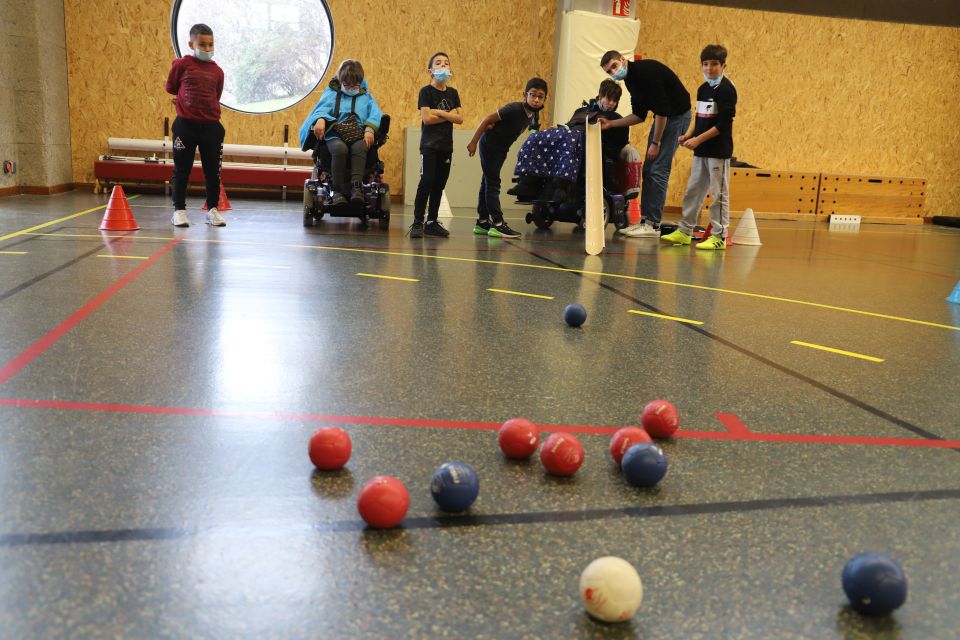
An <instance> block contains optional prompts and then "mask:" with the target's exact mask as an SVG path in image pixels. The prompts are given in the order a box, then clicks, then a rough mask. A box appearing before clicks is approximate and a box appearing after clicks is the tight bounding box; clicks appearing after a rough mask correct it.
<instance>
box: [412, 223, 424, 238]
mask: <svg viewBox="0 0 960 640" xmlns="http://www.w3.org/2000/svg"><path fill="white" fill-rule="evenodd" d="M410 237H411V238H422V237H423V222H421V221H420V220H414V221H413V224H412V225H410Z"/></svg>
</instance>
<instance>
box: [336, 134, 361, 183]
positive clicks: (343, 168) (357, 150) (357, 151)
mask: <svg viewBox="0 0 960 640" xmlns="http://www.w3.org/2000/svg"><path fill="white" fill-rule="evenodd" d="M327 150H328V151H329V152H330V173H331V176H330V177H331V182H332V183H333V188H334V189H341V188H343V187H345V186H348V185H349V184H350V183H352V182H360V181H361V180H363V170H364V169H365V168H366V165H367V144H366V143H365V142H364V141H363V138H360V139H359V140H357V141H356V142H354V143H353V144H351V145H350V146H349V147H348V146H347V143H346V142H344V141H343V140H341V139H340V138H332V139H330V140H327ZM348 154H349V156H350V180H349V181H347V180H346V178H347V155H348Z"/></svg>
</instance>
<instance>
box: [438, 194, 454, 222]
mask: <svg viewBox="0 0 960 640" xmlns="http://www.w3.org/2000/svg"><path fill="white" fill-rule="evenodd" d="M437 215H439V216H440V217H441V218H452V217H453V212H452V211H450V202H449V201H448V200H447V192H446V191H444V192H442V193H441V194H440V209H439V211H438V214H437Z"/></svg>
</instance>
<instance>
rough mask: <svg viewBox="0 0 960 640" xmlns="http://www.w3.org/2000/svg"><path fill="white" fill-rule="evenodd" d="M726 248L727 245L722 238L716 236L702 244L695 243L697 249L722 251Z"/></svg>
mask: <svg viewBox="0 0 960 640" xmlns="http://www.w3.org/2000/svg"><path fill="white" fill-rule="evenodd" d="M726 248H727V243H726V241H724V239H723V238H718V237H717V236H710V237H709V238H707V239H706V240H704V241H703V242H699V243H697V249H705V250H713V251H724V250H726Z"/></svg>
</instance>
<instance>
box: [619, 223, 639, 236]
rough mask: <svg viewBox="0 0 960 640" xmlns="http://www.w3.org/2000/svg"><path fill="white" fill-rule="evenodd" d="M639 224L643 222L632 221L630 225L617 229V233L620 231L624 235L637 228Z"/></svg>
mask: <svg viewBox="0 0 960 640" xmlns="http://www.w3.org/2000/svg"><path fill="white" fill-rule="evenodd" d="M641 224H643V223H642V222H634V223H633V224H632V225H630V226H629V227H624V228H623V229H617V233H622V234H623V235H625V236H626V235H630V232H631V231H635V230H637V229H639V228H640V225H641Z"/></svg>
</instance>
